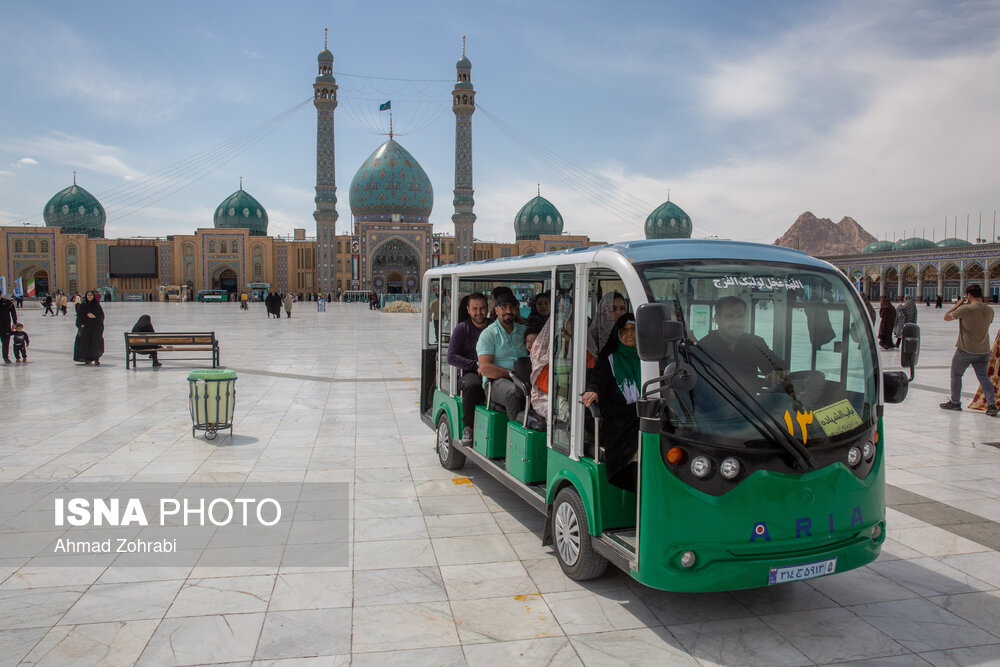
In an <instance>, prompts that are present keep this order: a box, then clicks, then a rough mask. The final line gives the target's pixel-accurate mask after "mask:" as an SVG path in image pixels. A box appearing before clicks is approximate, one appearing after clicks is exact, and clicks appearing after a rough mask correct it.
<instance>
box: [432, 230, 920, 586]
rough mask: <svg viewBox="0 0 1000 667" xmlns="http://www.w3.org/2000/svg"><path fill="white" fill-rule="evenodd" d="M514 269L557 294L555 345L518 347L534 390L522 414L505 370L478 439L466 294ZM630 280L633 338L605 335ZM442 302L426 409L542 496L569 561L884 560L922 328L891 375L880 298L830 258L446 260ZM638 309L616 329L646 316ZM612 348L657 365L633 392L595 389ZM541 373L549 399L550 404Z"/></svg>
mask: <svg viewBox="0 0 1000 667" xmlns="http://www.w3.org/2000/svg"><path fill="white" fill-rule="evenodd" d="M498 286H508V287H510V288H512V289H513V290H515V291H516V292H517V293H518V294H524V293H526V290H527V291H533V292H534V293H535V294H538V293H541V292H546V293H547V294H548V296H549V297H550V303H551V311H550V315H549V320H548V325H547V328H548V329H549V335H547V336H542V337H541V338H542V339H544V340H546V341H548V349H547V350H543V349H542V346H541V345H539V347H538V348H537V349H536V350H535V357H536V360H535V364H534V368H532V363H531V362H530V361H529V360H527V359H524V358H521V359H517V360H515V361H514V362H513V368H512V369H511V372H510V375H511V378H510V381H512V382H513V383H514V384H515V385H516V386H517V387H518V388H519V390H520V393H522V394H525V395H526V396H527V398H525V401H524V408H525V409H524V410H523V411H521V412H520V413H519V414H517V415H513V414H508V410H509V409H510V408H509V406H508V407H507V408H506V409H505V407H504V406H502V405H497V404H491V399H492V391H491V390H492V387H491V384H492V382H486V383H485V385H486V387H485V393H486V395H487V397H488V398H487V404H486V405H480V406H478V407H477V408H476V411H475V424H474V430H473V434H474V435H473V439H472V442H471V443H467V444H463V442H462V433H463V417H462V409H461V397H460V396H459V392H458V391H457V386H458V378H459V372H458V370H457V369H456V368H455V367H453V366H451V365H449V363H448V361H447V358H448V344H449V340H450V338H451V333H452V331H453V330H454V328H455V325H456V324H457V323H459V322H460V321H461V320H463V319H465V317H466V315H465V313H463V312H462V311H463V310H464V303H463V298H464V297H466V296H467V295H469V294H471V293H474V292H481V293H484V294H486V295H487V296H489V294H490V292H491V291H492V290H493V289H494V288H496V287H498ZM607 295H614V296H612V297H608V296H607ZM619 295H620V297H621V301H618V302H617V303H618V304H619V305H618V308H619V310H618V311H617V312H618V313H620V312H623V311H628V312H631V313H633V314H634V319H635V323H634V327H635V345H634V350H630V349H626V348H620V347H619V348H615V345H614V344H612V345H610V346H607V347H606V344H607V343H608V341H606V340H595V337H596V336H602V337H603V336H604V335H607V332H608V331H609V329H610V326H609V325H610V323H608V322H605V323H604V324H603V325H602V324H601V323H600V322H599V321H598V320H599V318H602V317H606V312H602V311H604V310H605V309H604V308H599V307H598V306H599V304H601V305H603V304H604V303H608V302H609V300H610V302H615V301H616V300H617V299H618V296H619ZM423 299H424V302H423V311H422V312H423V314H424V315H423V334H422V359H421V365H422V377H421V396H420V409H421V414H422V418H423V419H424V421H425V422H426V423H427V424H428V426H430V427H432V428H433V429H435V430H436V432H437V441H436V449H437V452H438V456H439V458H440V461H441V464H442V465H443V466H444V467H445V468H448V469H458V468H460V467H462V466H463V465H465V463H466V462H467V460H471V461H472V462H474V463H475V464H476V465H477V466H479V467H480V468H481V469H482V470H484V471H485V472H487V473H488V474H490V475H491V476H493V477H495V478H496V479H497V480H499V481H500V482H501V483H503V484H504V485H505V486H507V487H508V488H510V489H511V490H512V491H514V492H515V493H516V494H517V495H518V496H520V498H522V499H523V500H525V501H526V502H527V503H528V504H530V505H531V506H532V507H534V508H536V509H537V510H538V511H540V512H542V513H543V514H544V515H545V517H546V520H545V531H544V535H543V540H544V542H545V543H552V544H554V547H555V553H556V556H557V558H558V559H559V563H560V565H561V567H562V569H563V571H564V572H565V573H566V574H567V575H568V576H569V577H572V578H574V579H580V580H583V579H590V578H594V577H597V576H599V575H601V574H602V573H603V572H604V570H605V569H606V567H607V564H608V563H609V562H610V563H612V564H614V565H615V566H617V567H619V568H621V569H622V570H623V571H625V572H627V573H628V574H629V575H630V576H632V577H633V578H635V579H636V580H637V581H640V582H642V583H643V584H645V585H648V586H651V587H655V588H659V589H664V590H671V591H722V590H734V589H741V588H753V587H759V586H767V585H770V584H780V583H784V582H789V581H796V580H800V579H808V578H811V577H816V576H822V575H828V574H832V573H836V572H843V571H846V570H850V569H853V568H856V567H860V566H862V565H865V564H866V563H870V562H872V561H873V560H875V558H876V557H877V556H878V554H879V551H880V549H881V545H882V542H883V541H884V540H885V456H884V452H885V439H884V437H883V429H882V412H883V404H884V403H887V402H888V403H893V402H899V401H902V400H903V399H904V398H905V396H906V393H907V388H908V382H909V381H910V380H912V378H913V368H914V366H915V364H916V361H917V357H918V354H919V346H920V339H919V329H917V327H916V325H907V329H906V331H905V332H904V338H903V343H902V352H901V362H902V366H904V367H908V368H909V376H907V375H906V373H904V372H902V371H884V372H883V371H882V370H881V368H880V363H879V357H878V354H877V352H876V346H875V340H874V337H873V331H872V322H871V320H870V319H869V316H868V314H867V311H866V308H865V305H864V304H863V303H862V301H861V300H860V298H859V295H858V294H857V292H856V290H855V289H854V288H853V287H852V285H851V284H850V283H849V282H848V280H847V279H846V277H845V276H844V275H843V274H841V273H840V272H839V271H838V270H837V269H836V268H834V267H833V266H831V265H830V264H828V263H826V262H824V261H822V260H819V259H815V258H813V257H810V256H809V255H806V254H805V253H802V252H799V251H797V250H790V249H786V248H780V247H775V246H764V245H757V244H750V243H736V242H728V241H715V240H710V241H695V240H678V241H637V242H627V243H619V244H614V245H607V246H600V247H588V248H575V249H572V250H561V251H556V252H551V253H545V254H539V255H525V256H522V257H513V258H502V259H494V260H486V261H477V262H467V263H462V264H457V265H449V266H441V267H437V268H434V269H431V270H429V271H427V273H426V274H425V276H424V285H423ZM434 299H436V303H435V304H434V306H435V308H436V311H435V312H434V313H430V312H429V310H430V307H431V302H432V300H434ZM602 300H603V301H602ZM490 305H492V303H491V304H490ZM522 312H523V311H522ZM628 319H629V318H628V317H621V318H620V319H619V320H618V327H616V328H615V329H614V331H617V329H618V328H620V327H622V326H626V330H627V331H628V332H629V333H630V332H631V328H630V327H628V326H627V325H628V324H629V323H628ZM595 324H596V326H595ZM467 326H468V325H467ZM614 331H612V333H611V335H612V336H617V334H616V333H614ZM574 332H576V333H575V334H574ZM623 334H624V332H623ZM620 340H621V343H620V344H621V345H626V346H627V347H633V346H628V344H627V342H626V340H631V339H626V338H625V337H622V338H621V339H620ZM609 348H614V349H615V351H614V353H613V354H614V355H619V354H622V355H624V354H625V353H626V352H630V353H631V354H632V355H633V356H632V359H633V360H634V359H635V357H636V356H637V357H638V360H639V361H637V362H636V361H633V362H632V363H633V364H634V365H633V366H632V368H635V365H637V366H638V369H639V373H638V374H639V375H640V379H639V382H637V383H636V384H635V385H629V386H634V389H628V387H626V385H621V384H620V378H619V384H620V386H621V387H622V389H621V392H620V393H621V395H620V396H610V395H609V396H600V395H598V397H597V400H596V401H590V400H588V403H589V405H587V406H585V405H584V398H585V397H584V394H585V393H586V392H587V390H588V388H591V387H592V384H593V380H592V375H593V374H595V373H596V372H597V371H596V370H594V369H597V368H600V367H601V364H606V366H604V369H605V372H606V373H607V372H610V373H618V372H619V369H620V368H625V366H624V365H620V362H619V358H621V359H623V358H624V356H623V357H615V358H614V359H612V358H611V357H607V358H606V359H602V358H599V357H600V356H601V352H602V350H606V349H609ZM523 354H524V356H525V357H526V356H528V352H527V350H525V351H524V352H523ZM541 363H544V364H547V366H548V369H547V370H548V371H549V372H548V382H547V386H546V387H545V392H542V393H539V392H540V388H539V387H538V386H535V387H532V382H531V378H532V377H535V376H536V375H537V371H538V368H539V365H540V364H541ZM621 363H623V362H621ZM589 367H594V369H591V368H589ZM533 370H534V371H536V372H534V373H533V372H532V371H533ZM621 373H622V374H623V375H624V374H625V372H624V371H621ZM616 377H617V376H616ZM532 389H535V394H536V396H541V395H542V394H544V398H545V399H546V400H545V401H544V402H539V403H538V404H537V405H539V406H541V410H540V411H539V410H536V409H535V405H536V403H535V401H533V400H532V399H531V394H532ZM626 389H628V390H626ZM626 394H628V395H629V396H627V397H626ZM623 398H625V400H624V401H623V400H622V399H623ZM616 401H617V405H615V403H616ZM623 406H624V408H625V409H624V410H623V409H622V407H623ZM602 407H603V408H604V413H605V417H604V418H603V419H602V417H601V412H602V410H601V408H602ZM612 409H613V412H614V414H615V415H616V416H615V418H614V419H610V412H609V411H612ZM622 448H625V449H624V450H622ZM623 451H624V456H626V457H629V458H628V459H627V465H625V466H624V467H623V468H622V467H621V465H620V464H621V460H622V456H623ZM615 460H617V461H618V462H619V465H618V467H619V468H621V470H619V471H617V472H615V473H614V475H612V474H609V461H615Z"/></svg>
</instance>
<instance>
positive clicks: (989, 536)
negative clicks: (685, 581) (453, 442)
mask: <svg viewBox="0 0 1000 667" xmlns="http://www.w3.org/2000/svg"><path fill="white" fill-rule="evenodd" d="M106 312H107V322H106V330H105V340H106V343H107V352H106V354H105V357H104V360H103V362H104V363H103V364H102V366H100V367H85V366H82V365H77V364H74V363H73V361H72V359H71V356H72V354H71V352H72V346H73V337H74V334H75V332H74V328H73V323H72V318H70V317H58V318H51V317H45V318H43V317H42V316H41V310H40V309H37V310H31V309H26V310H22V311H20V315H21V320H22V321H23V322H24V323H25V325H26V329H27V331H28V333H29V335H30V337H31V347H30V349H29V358H30V361H29V363H28V364H26V365H21V364H10V365H6V366H4V367H0V401H2V406H3V407H2V408H0V429H2V433H3V435H4V437H3V438H2V440H0V483H3V484H6V483H8V482H13V481H15V480H16V481H18V482H27V481H37V482H50V481H77V482H83V481H88V482H89V481H92V482H102V483H109V484H113V483H124V482H174V483H177V482H195V481H203V482H233V483H238V484H239V483H244V482H247V483H249V482H290V483H296V484H298V483H301V482H341V483H346V484H347V485H348V488H349V492H350V499H351V502H350V513H349V517H350V518H349V521H348V530H349V535H350V541H349V564H348V565H347V566H331V567H312V568H303V567H285V566H277V565H261V566H257V567H254V566H244V567H238V568H237V567H225V566H203V565H187V566H172V567H133V566H128V565H125V564H123V563H125V562H128V561H125V560H118V559H117V558H109V560H108V562H107V563H105V564H103V565H101V566H67V567H52V566H51V564H50V563H39V562H37V561H34V560H31V559H28V558H26V557H24V558H6V559H3V560H0V582H2V583H0V663H2V664H10V665H14V664H53V665H85V664H132V663H135V662H138V663H140V664H178V665H193V664H222V663H226V664H242V665H249V664H254V665H270V664H278V663H282V664H289V663H294V664H316V665H327V664H330V665H348V664H353V665H400V664H405V665H410V666H412V667H416V666H417V665H435V666H437V665H465V664H470V665H491V666H493V665H506V664H512V663H522V664H539V665H543V664H544V665H575V664H586V665H610V664H633V665H645V664H649V665H665V664H670V665H673V664H679V665H683V664H692V665H694V664H702V665H716V664H720V665H735V664H753V665H813V664H831V663H842V662H852V663H853V664H859V663H862V662H863V663H864V664H871V665H916V664H919V665H923V664H933V665H985V664H1000V553H998V551H1000V523H998V522H1000V420H991V419H989V418H987V417H986V416H985V415H983V414H982V413H975V412H969V411H965V412H962V413H949V412H944V411H941V410H939V409H938V407H937V404H938V403H939V402H941V401H942V400H943V399H944V395H945V393H946V392H945V388H946V387H947V386H948V363H949V360H950V356H951V351H952V349H953V347H952V346H953V344H954V339H955V329H956V325H955V324H954V323H945V322H943V321H941V313H942V312H943V311H940V310H934V309H933V308H931V309H927V308H925V307H923V306H921V307H920V311H919V314H920V324H921V326H922V330H923V348H922V354H921V358H920V367H919V368H918V375H917V380H916V384H915V385H913V386H912V387H911V391H910V396H909V398H908V400H907V401H906V402H905V403H904V404H902V405H890V406H887V407H886V414H885V423H886V447H887V450H886V451H887V452H888V464H889V470H888V483H889V489H888V499H889V505H890V509H889V510H888V526H889V527H888V539H887V541H886V543H885V546H884V548H883V551H882V556H881V557H880V559H879V560H878V561H877V562H875V563H873V564H872V565H870V566H868V567H865V568H861V569H859V570H855V571H852V572H849V573H844V574H838V575H835V576H832V577H828V578H821V579H815V580H811V581H808V582H799V583H795V584H788V585H783V586H780V587H775V588H766V589H757V590H750V591H741V592H735V593H719V594H705V595H680V594H672V593H665V592H661V591H655V590H650V589H647V588H644V587H643V586H640V585H638V584H636V583H634V582H632V581H631V580H630V579H629V578H628V577H627V576H625V575H623V574H622V573H620V572H618V571H616V570H614V569H613V568H610V569H609V571H608V573H607V574H606V575H605V576H603V577H602V578H600V579H598V580H595V581H591V582H586V583H582V584H581V583H576V582H573V581H571V580H569V579H567V578H566V577H565V576H563V574H562V572H561V571H560V569H559V565H558V563H557V561H556V558H555V556H554V555H553V553H552V551H551V549H550V548H548V547H542V546H541V545H540V538H539V536H540V534H541V529H542V517H541V516H540V515H538V514H536V513H534V512H533V511H531V510H529V509H528V508H527V507H526V506H525V505H523V504H522V503H521V501H519V500H518V499H517V498H516V497H515V496H514V495H513V494H511V493H509V492H508V491H506V490H505V489H503V488H502V487H500V486H499V485H498V484H496V483H493V482H492V481H491V479H490V478H488V477H487V476H485V475H484V474H482V473H481V472H479V471H478V470H477V469H476V468H475V467H474V466H472V465H471V464H470V465H469V466H467V467H466V468H465V469H464V470H460V471H458V472H457V473H453V472H449V471H447V470H444V469H442V468H441V467H440V466H439V464H438V462H437V458H436V455H435V453H434V450H433V442H434V439H433V435H432V433H431V432H430V430H429V429H428V428H427V427H426V426H425V425H424V424H423V423H422V422H421V421H420V419H419V417H418V414H417V399H418V391H417V390H418V380H419V353H418V338H419V336H418V332H419V326H420V324H419V322H420V319H419V316H418V315H393V314H383V313H372V312H369V311H368V309H367V307H366V306H362V305H355V304H332V305H331V306H330V307H329V308H328V310H327V312H325V313H317V312H316V309H315V306H314V304H309V303H300V304H296V306H295V309H294V311H293V314H292V315H293V316H292V318H291V319H284V318H282V319H281V320H280V321H273V320H268V319H266V317H265V315H264V311H263V306H261V305H255V306H252V309H251V311H250V312H241V311H240V310H239V308H238V306H237V305H235V304H232V305H230V304H221V305H219V304H193V303H188V304H179V303H170V304H120V303H114V304H109V305H107V308H106ZM144 312H145V313H149V314H150V315H151V316H152V320H153V323H154V325H155V326H156V327H157V329H158V330H161V331H205V330H214V331H215V332H216V333H217V335H218V337H219V339H220V340H221V347H222V362H223V365H224V366H226V367H228V368H232V369H235V370H236V371H237V372H238V374H239V380H238V385H237V386H238V402H237V410H236V420H235V437H234V438H232V439H230V438H229V437H228V436H226V437H222V436H221V435H220V437H219V438H218V439H217V440H215V441H213V442H208V441H206V440H205V439H204V438H203V437H198V438H192V436H191V429H190V417H189V413H188V394H187V392H188V387H187V381H186V376H187V372H188V370H190V368H191V367H192V363H191V362H182V361H171V358H170V357H169V356H167V355H164V356H163V358H162V361H163V362H164V365H163V367H162V368H159V369H153V368H151V367H150V364H149V361H148V360H145V361H140V364H139V368H138V369H136V370H126V369H125V361H124V352H123V337H122V332H123V331H127V330H129V329H130V328H131V326H132V324H133V323H134V322H135V320H136V319H137V318H138V316H139V315H140V314H142V313H144ZM995 327H996V325H994V329H993V331H994V332H995V331H996V328H995ZM883 354H885V355H886V356H885V359H886V360H887V361H889V362H890V363H894V362H895V359H896V357H895V355H890V354H888V353H883ZM974 383H975V379H974V377H973V376H972V374H971V372H970V373H969V375H968V376H967V378H966V384H965V390H966V392H967V393H968V396H969V397H970V398H971V396H972V391H974V389H975V384H974ZM0 513H2V514H0V518H2V519H3V521H4V522H6V520H7V519H8V518H10V516H11V514H10V513H9V512H8V510H7V509H5V508H0ZM10 530H12V528H11V527H10V526H8V525H7V524H6V523H4V524H3V525H0V531H3V532H5V533H6V532H8V531H10ZM284 661H288V662H287V663H285V662H284Z"/></svg>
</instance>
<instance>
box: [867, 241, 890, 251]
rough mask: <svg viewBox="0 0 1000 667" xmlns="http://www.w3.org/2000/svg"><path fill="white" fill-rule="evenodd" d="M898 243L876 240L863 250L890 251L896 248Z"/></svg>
mask: <svg viewBox="0 0 1000 667" xmlns="http://www.w3.org/2000/svg"><path fill="white" fill-rule="evenodd" d="M895 249H896V244H895V243H893V242H892V241H875V242H874V243H869V244H868V245H866V246H865V247H864V248H862V249H861V252H889V251H890V250H895Z"/></svg>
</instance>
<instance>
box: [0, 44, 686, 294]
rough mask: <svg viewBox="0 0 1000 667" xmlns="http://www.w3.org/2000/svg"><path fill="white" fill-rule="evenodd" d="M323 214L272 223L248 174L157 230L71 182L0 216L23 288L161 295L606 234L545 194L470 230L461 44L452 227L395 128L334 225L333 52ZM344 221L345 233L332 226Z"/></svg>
mask: <svg viewBox="0 0 1000 667" xmlns="http://www.w3.org/2000/svg"><path fill="white" fill-rule="evenodd" d="M317 64H318V74H317V76H316V79H315V82H314V83H313V103H314V106H315V107H316V112H317V122H316V186H315V190H316V195H315V199H314V201H315V205H316V209H315V211H314V213H313V218H314V220H315V222H316V233H315V236H314V237H307V236H306V230H305V229H296V230H294V233H293V235H292V237H291V238H279V237H275V236H269V235H268V233H267V225H268V216H267V210H266V209H265V208H264V207H263V206H262V205H261V204H260V202H258V201H257V200H256V199H255V198H254V197H253V196H252V195H251V194H250V193H249V192H247V191H246V190H244V189H243V183H242V179H241V181H240V187H239V189H237V190H236V191H235V192H233V193H232V194H231V195H229V196H228V197H226V198H225V199H223V200H222V202H221V203H220V204H219V205H218V207H216V209H215V214H214V216H213V218H212V226H211V227H208V226H206V227H199V228H197V229H195V231H194V233H192V234H189V235H173V236H166V237H163V238H129V239H108V238H105V235H104V229H105V224H106V222H107V214H106V212H105V209H104V207H103V206H102V205H101V203H100V202H99V201H98V200H97V198H95V197H94V196H93V195H92V194H91V193H89V192H88V191H87V190H86V189H84V188H83V187H82V186H81V185H78V184H77V183H76V176H75V174H74V177H73V184H72V185H71V186H69V187H67V188H65V189H64V190H61V191H60V192H58V193H56V194H55V195H54V196H53V197H52V198H51V199H50V200H49V201H48V203H46V204H45V207H44V209H43V219H44V221H45V226H44V227H39V226H35V227H27V226H22V227H0V241H2V245H0V275H4V276H6V278H7V281H8V293H10V285H12V284H13V283H14V282H15V281H17V280H18V279H20V280H21V281H22V284H23V286H24V291H25V293H26V296H28V297H32V296H42V295H44V294H45V293H49V292H55V291H57V290H62V291H64V292H68V293H71V294H72V293H74V292H77V291H81V292H82V291H84V290H89V289H95V290H99V291H101V292H103V293H105V294H106V296H107V298H115V299H126V300H162V299H163V298H165V297H167V296H169V295H179V294H186V295H188V296H191V297H193V296H194V295H195V294H196V293H197V292H199V291H201V290H221V291H224V292H238V291H241V290H245V289H246V290H250V291H252V292H256V293H258V294H262V293H263V292H264V291H266V290H275V291H281V292H295V293H299V294H307V293H311V292H323V293H340V292H345V291H348V290H376V291H378V292H416V291H417V290H418V289H419V285H420V284H421V278H422V276H423V273H424V271H426V270H427V269H428V268H430V267H433V266H438V265H441V264H450V263H454V262H468V261H477V260H483V259H492V258H496V257H510V256H517V255H522V254H527V253H538V252H546V251H551V250H560V249H565V248H574V247H581V246H589V245H600V244H601V243H603V242H596V241H591V240H590V238H588V237H587V236H584V235H572V234H569V233H567V232H566V231H565V229H564V227H565V224H564V219H563V217H562V214H561V213H560V212H559V210H558V209H557V208H556V207H555V205H554V204H553V203H552V202H550V201H549V200H547V199H546V198H545V197H543V196H542V195H541V190H540V189H539V191H538V192H537V194H536V196H535V197H533V198H532V199H530V200H529V201H528V202H527V203H525V204H524V205H523V206H522V207H521V208H520V210H519V211H517V213H516V214H515V215H514V242H513V243H499V242H486V241H479V240H476V238H475V236H474V226H475V222H476V214H475V211H474V209H475V199H474V190H473V183H472V155H473V154H472V115H473V113H474V112H475V109H476V103H475V98H476V91H475V88H474V87H473V84H472V79H471V72H472V63H471V62H470V60H469V59H468V58H467V57H466V55H465V48H464V46H463V49H462V57H461V58H460V59H459V60H458V62H457V63H456V73H457V77H456V83H455V86H454V89H453V91H452V111H453V112H454V114H455V185H454V190H453V200H452V205H453V211H454V212H453V214H452V216H451V219H452V222H453V224H454V233H453V234H445V233H440V232H435V231H434V228H433V225H432V224H431V222H430V216H431V211H432V210H433V208H434V189H433V187H432V184H431V181H430V179H429V178H428V176H427V173H426V172H425V171H424V169H423V168H422V167H421V166H420V163H419V162H418V161H417V160H416V159H415V158H414V157H413V155H411V154H410V153H409V151H407V150H406V148H404V147H403V146H402V145H401V144H400V143H399V142H398V141H396V139H395V137H394V136H393V134H392V133H391V132H390V135H389V139H388V141H386V142H384V143H383V144H382V145H381V146H379V147H377V148H376V149H375V150H374V151H373V152H372V153H371V155H369V156H368V158H367V159H366V160H365V161H364V162H363V163H362V164H361V166H360V168H358V170H357V171H356V172H355V174H354V177H353V178H352V179H351V184H350V187H349V190H348V198H349V205H350V208H351V214H352V217H353V221H354V223H353V229H343V228H342V229H340V230H338V229H337V226H336V223H337V221H338V219H339V214H338V212H337V203H338V199H337V184H336V152H335V144H334V117H335V112H336V109H337V104H338V102H337V91H338V86H337V82H336V79H335V78H334V76H333V54H332V53H331V52H330V51H329V50H328V49H327V48H326V45H325V44H324V48H323V50H322V51H320V53H319V56H318V58H317ZM691 231H692V225H691V218H690V217H689V216H688V215H687V214H686V213H685V212H684V211H683V210H682V209H681V208H680V207H679V206H677V205H676V204H675V203H673V202H671V201H669V198H668V201H667V202H665V203H664V204H662V205H661V206H659V207H658V208H657V209H656V210H654V211H653V212H652V213H650V215H649V216H648V218H647V219H646V224H645V233H646V238H689V237H690V236H691ZM338 232H339V233H338Z"/></svg>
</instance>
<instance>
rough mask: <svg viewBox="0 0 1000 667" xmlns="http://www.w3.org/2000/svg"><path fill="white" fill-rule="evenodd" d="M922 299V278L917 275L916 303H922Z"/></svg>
mask: <svg viewBox="0 0 1000 667" xmlns="http://www.w3.org/2000/svg"><path fill="white" fill-rule="evenodd" d="M923 299H924V277H923V276H922V275H920V274H919V273H918V274H917V301H923Z"/></svg>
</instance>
